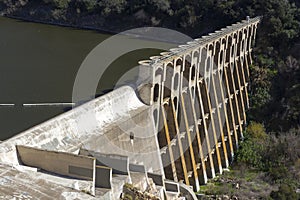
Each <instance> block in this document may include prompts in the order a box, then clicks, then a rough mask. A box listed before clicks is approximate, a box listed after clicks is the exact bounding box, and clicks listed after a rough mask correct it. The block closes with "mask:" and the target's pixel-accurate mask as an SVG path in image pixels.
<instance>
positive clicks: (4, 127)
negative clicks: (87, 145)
mask: <svg viewBox="0 0 300 200" xmlns="http://www.w3.org/2000/svg"><path fill="white" fill-rule="evenodd" d="M108 37H109V35H107V34H101V33H99V32H95V31H87V30H77V29H72V28H65V27H57V26H51V25H43V24H36V23H29V22H23V21H18V20H13V19H7V18H0V104H4V103H12V104H15V106H12V107H5V106H0V140H5V139H7V138H9V137H11V136H13V135H15V134H17V133H19V132H21V131H23V130H25V129H28V128H30V127H32V126H34V125H36V124H38V123H40V122H43V121H45V120H46V119H49V118H51V117H53V116H55V115H57V114H59V113H62V112H64V111H65V108H63V107H23V106H22V104H24V103H44V102H72V89H73V83H74V80H75V77H76V73H77V70H78V68H79V67H80V64H81V63H82V61H83V60H84V58H85V57H86V56H87V54H88V53H89V52H90V51H91V50H92V49H93V48H94V47H95V46H96V45H98V44H99V43H100V42H101V41H103V40H104V39H106V38H108ZM157 52H158V51H157V50H150V51H146V52H145V51H141V52H133V53H132V54H130V55H127V57H126V59H125V60H126V62H124V59H123V60H117V61H115V62H114V63H113V67H112V68H111V69H113V70H108V71H107V72H106V76H105V77H106V80H105V81H102V85H101V86H100V87H99V86H98V92H99V93H101V91H102V90H105V89H109V88H112V86H113V85H114V83H115V81H116V80H117V79H118V77H120V76H121V75H122V73H124V71H126V70H128V69H130V66H135V65H136V63H137V61H138V60H141V59H145V58H147V57H149V55H155V54H156V53H157Z"/></svg>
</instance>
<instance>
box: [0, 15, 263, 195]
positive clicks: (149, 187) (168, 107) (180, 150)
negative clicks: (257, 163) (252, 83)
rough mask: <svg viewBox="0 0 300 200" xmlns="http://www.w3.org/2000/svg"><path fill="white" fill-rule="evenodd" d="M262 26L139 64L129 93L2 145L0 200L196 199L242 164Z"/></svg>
mask: <svg viewBox="0 0 300 200" xmlns="http://www.w3.org/2000/svg"><path fill="white" fill-rule="evenodd" d="M259 22H260V18H259V17H257V18H251V19H250V18H249V19H247V20H244V21H242V22H240V23H236V24H233V25H231V26H228V27H226V28H223V29H221V30H219V31H216V32H214V33H211V34H209V35H207V36H203V37H202V38H199V39H195V40H193V41H190V42H188V43H187V44H185V45H180V46H179V47H178V48H173V49H170V50H169V51H168V52H162V53H161V55H159V56H153V57H151V58H150V59H149V60H144V61H140V62H139V64H140V66H141V67H140V72H139V73H140V76H141V77H144V80H145V81H144V82H142V83H141V84H140V85H139V86H138V87H137V88H132V87H130V86H122V87H119V88H118V89H116V90H113V91H111V92H109V93H107V94H105V95H103V96H101V97H98V98H96V99H93V100H91V101H89V102H87V103H85V104H82V105H80V106H77V107H75V108H73V109H72V110H70V111H68V112H66V113H63V114H61V115H59V116H57V117H54V118H52V119H50V120H48V121H46V122H44V123H42V124H39V125H37V126H34V127H32V128H30V129H29V130H26V131H24V132H22V133H20V134H18V135H16V136H14V137H12V138H10V139H8V140H6V141H3V142H2V143H0V199H2V198H3V199H14V198H17V199H18V198H23V199H120V198H121V197H123V196H124V194H125V193H127V194H129V195H132V196H134V195H135V194H133V193H132V192H130V191H129V190H128V188H127V187H126V185H127V184H131V185H132V186H133V187H135V188H138V189H139V191H142V192H144V193H145V194H144V195H146V194H147V195H149V196H147V197H146V196H144V197H143V198H144V199H151V198H154V199H155V198H157V199H196V196H195V194H194V193H193V191H199V190H200V185H202V184H206V183H207V180H208V179H210V178H214V177H215V176H216V174H217V173H219V174H222V172H223V169H224V168H227V167H228V166H229V164H230V163H231V162H232V160H233V159H234V154H235V151H236V149H237V148H238V143H239V141H240V140H241V139H242V138H243V130H244V128H245V125H246V110H247V109H248V108H249V99H248V88H249V76H250V75H249V65H251V63H252V56H251V54H252V47H253V45H254V42H255V36H256V30H257V26H258V24H259Z"/></svg>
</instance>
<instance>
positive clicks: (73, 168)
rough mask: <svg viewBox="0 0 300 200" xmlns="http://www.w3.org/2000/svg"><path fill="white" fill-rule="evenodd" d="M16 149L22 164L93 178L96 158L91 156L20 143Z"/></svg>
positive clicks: (87, 178)
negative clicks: (21, 144)
mask: <svg viewBox="0 0 300 200" xmlns="http://www.w3.org/2000/svg"><path fill="white" fill-rule="evenodd" d="M17 151H18V155H19V158H20V161H21V163H22V164H23V165H27V166H31V167H37V168H40V169H43V170H46V171H49V172H53V173H57V174H60V175H65V176H70V177H74V178H80V179H86V180H94V179H95V174H94V171H95V166H96V160H95V158H93V157H88V156H81V155H74V154H70V153H64V152H55V151H47V150H42V149H36V148H32V147H26V146H20V145H18V146H17Z"/></svg>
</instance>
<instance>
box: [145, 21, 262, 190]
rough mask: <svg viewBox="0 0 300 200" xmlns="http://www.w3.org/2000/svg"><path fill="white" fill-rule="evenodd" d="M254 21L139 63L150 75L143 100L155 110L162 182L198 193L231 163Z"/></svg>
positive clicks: (245, 102) (245, 104) (242, 121)
mask: <svg viewBox="0 0 300 200" xmlns="http://www.w3.org/2000/svg"><path fill="white" fill-rule="evenodd" d="M259 21H260V18H258V17H257V18H253V19H248V20H245V21H242V22H241V23H237V24H233V25H232V26H229V27H226V28H223V29H221V30H220V31H216V32H215V33H211V34H209V35H208V36H204V37H202V38H200V39H195V40H194V41H191V42H188V43H187V44H186V45H181V46H179V47H178V48H175V49H171V50H170V52H164V53H161V56H159V57H153V58H152V59H151V60H146V61H141V62H140V64H142V65H145V66H148V67H149V69H148V70H151V74H152V77H151V78H152V79H151V82H152V84H151V85H152V87H151V88H150V89H149V90H150V92H149V93H150V94H151V98H150V99H145V101H146V102H147V103H149V104H150V105H151V106H153V107H155V108H154V110H153V116H154V119H155V127H156V130H157V132H158V141H159V147H160V150H161V158H162V162H163V165H164V172H165V177H166V178H167V179H171V180H174V181H177V182H178V181H179V182H184V183H186V184H188V185H192V186H194V189H195V190H199V185H200V184H205V183H206V181H207V178H213V177H214V176H215V174H216V173H222V169H223V168H227V167H228V165H229V163H230V162H231V161H232V160H233V157H234V152H235V150H236V149H237V147H238V142H239V140H240V139H241V138H243V129H244V127H245V125H246V110H247V109H248V108H249V98H248V88H249V65H251V63H252V57H251V53H252V46H253V44H254V41H255V35H256V29H257V25H258V23H259ZM146 69H147V67H146ZM141 96H143V95H141Z"/></svg>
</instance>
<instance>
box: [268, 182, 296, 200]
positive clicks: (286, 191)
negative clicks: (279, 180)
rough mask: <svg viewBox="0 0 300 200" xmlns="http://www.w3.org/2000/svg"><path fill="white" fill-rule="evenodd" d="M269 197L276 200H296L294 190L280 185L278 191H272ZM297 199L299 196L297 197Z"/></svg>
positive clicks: (285, 185)
mask: <svg viewBox="0 0 300 200" xmlns="http://www.w3.org/2000/svg"><path fill="white" fill-rule="evenodd" d="M271 197H272V198H273V199H276V200H293V199H295V200H297V199H298V198H297V193H296V191H295V188H293V187H292V186H290V185H288V184H281V185H280V187H279V190H278V191H272V193H271ZM298 197H299V196H298Z"/></svg>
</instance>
